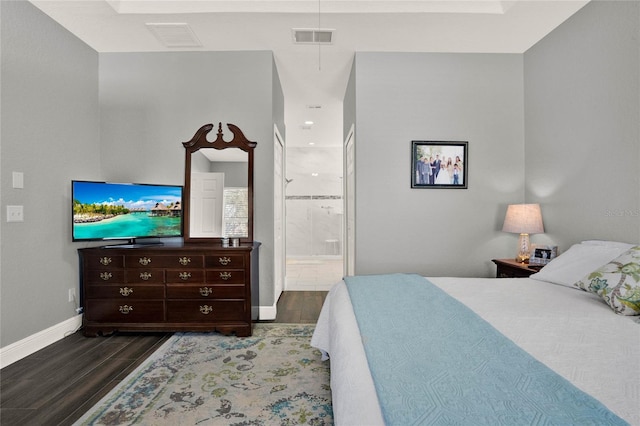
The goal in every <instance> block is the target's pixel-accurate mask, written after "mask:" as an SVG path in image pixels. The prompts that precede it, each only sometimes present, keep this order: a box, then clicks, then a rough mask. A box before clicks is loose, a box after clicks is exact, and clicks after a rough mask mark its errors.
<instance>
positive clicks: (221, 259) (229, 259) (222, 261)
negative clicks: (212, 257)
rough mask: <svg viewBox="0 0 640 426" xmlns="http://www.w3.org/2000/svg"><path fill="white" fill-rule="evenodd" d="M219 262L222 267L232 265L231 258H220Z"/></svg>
mask: <svg viewBox="0 0 640 426" xmlns="http://www.w3.org/2000/svg"><path fill="white" fill-rule="evenodd" d="M218 262H220V264H221V265H228V264H229V263H231V258H230V257H226V256H225V257H219V258H218Z"/></svg>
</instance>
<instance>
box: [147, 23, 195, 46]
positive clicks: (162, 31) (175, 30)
mask: <svg viewBox="0 0 640 426" xmlns="http://www.w3.org/2000/svg"><path fill="white" fill-rule="evenodd" d="M146 25H147V28H149V31H151V32H152V33H153V35H155V36H156V38H157V39H158V40H160V42H161V43H162V44H163V45H164V46H165V47H202V43H200V40H198V37H196V34H195V33H194V32H193V30H192V29H191V27H190V26H189V24H184V23H149V24H146Z"/></svg>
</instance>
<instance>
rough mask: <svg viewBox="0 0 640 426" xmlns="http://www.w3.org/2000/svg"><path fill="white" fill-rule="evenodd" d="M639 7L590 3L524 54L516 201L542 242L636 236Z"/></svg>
mask: <svg viewBox="0 0 640 426" xmlns="http://www.w3.org/2000/svg"><path fill="white" fill-rule="evenodd" d="M639 40H640V4H639V3H638V2H635V1H628V2H623V1H616V2H600V1H598V2H591V3H589V4H588V5H587V6H585V7H584V8H583V9H581V10H580V11H579V12H578V13H577V14H576V15H574V16H573V17H571V18H570V19H569V20H568V21H567V22H565V23H564V24H563V25H562V26H561V27H559V28H558V29H556V30H555V31H553V32H552V33H551V34H550V35H548V36H547V37H546V38H545V39H543V40H542V41H540V42H539V43H538V44H537V45H535V46H534V47H533V48H531V49H530V50H529V51H527V52H526V54H525V55H524V64H525V111H526V114H525V123H526V151H525V154H526V155H525V159H526V161H525V169H526V177H527V179H526V182H527V187H526V194H527V195H526V197H527V200H528V201H531V202H538V203H540V204H541V207H542V209H543V215H544V220H545V228H546V229H545V230H546V233H545V235H544V237H545V238H548V239H549V240H550V241H553V242H555V243H556V244H557V245H558V246H559V248H560V249H564V250H566V249H567V248H568V247H569V246H570V245H571V244H573V243H575V242H578V241H580V240H582V239H590V238H596V239H613V240H619V241H626V242H630V243H638V242H640V168H639V167H638V164H640V106H639V102H640V65H639V64H640V61H639V51H640V41H639Z"/></svg>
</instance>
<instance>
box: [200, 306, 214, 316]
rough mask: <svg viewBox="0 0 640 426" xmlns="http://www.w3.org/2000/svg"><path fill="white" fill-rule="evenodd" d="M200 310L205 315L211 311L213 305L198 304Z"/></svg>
mask: <svg viewBox="0 0 640 426" xmlns="http://www.w3.org/2000/svg"><path fill="white" fill-rule="evenodd" d="M200 312H201V313H203V314H205V315H209V314H210V313H211V312H213V307H211V306H209V305H202V306H200Z"/></svg>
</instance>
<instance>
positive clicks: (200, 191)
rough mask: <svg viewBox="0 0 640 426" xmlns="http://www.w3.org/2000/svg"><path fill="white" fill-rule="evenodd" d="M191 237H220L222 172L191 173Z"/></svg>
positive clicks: (222, 198)
mask: <svg viewBox="0 0 640 426" xmlns="http://www.w3.org/2000/svg"><path fill="white" fill-rule="evenodd" d="M190 201H191V213H190V217H189V227H190V229H189V231H190V233H191V236H192V237H209V238H212V237H221V236H222V230H223V229H224V228H223V220H224V215H223V207H224V173H202V172H200V173H198V172H193V173H191V200H190Z"/></svg>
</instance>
